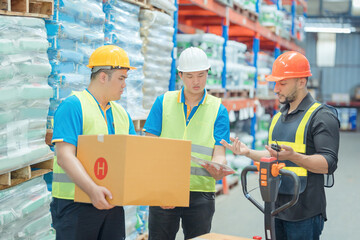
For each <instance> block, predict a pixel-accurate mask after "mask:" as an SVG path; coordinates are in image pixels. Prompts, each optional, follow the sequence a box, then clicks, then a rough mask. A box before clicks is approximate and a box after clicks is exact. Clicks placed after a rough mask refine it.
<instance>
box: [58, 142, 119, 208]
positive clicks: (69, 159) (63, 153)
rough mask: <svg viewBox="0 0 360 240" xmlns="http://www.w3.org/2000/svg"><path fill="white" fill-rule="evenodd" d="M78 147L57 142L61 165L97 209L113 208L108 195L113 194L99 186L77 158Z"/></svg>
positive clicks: (110, 196)
mask: <svg viewBox="0 0 360 240" xmlns="http://www.w3.org/2000/svg"><path fill="white" fill-rule="evenodd" d="M75 154H76V147H75V146H74V145H73V144H70V143H67V142H57V143H56V156H57V162H58V164H59V166H60V167H61V168H62V169H63V170H64V171H65V172H66V174H67V175H68V176H69V177H70V179H71V180H72V181H73V182H74V183H75V184H76V185H78V186H79V187H80V188H81V189H82V190H83V191H84V192H85V193H86V194H87V195H88V196H89V197H90V199H91V202H92V204H93V205H94V207H96V208H97V209H111V208H113V207H114V206H113V205H111V204H109V203H108V201H107V200H106V198H105V197H106V196H108V197H109V198H110V199H112V195H111V193H110V191H109V190H108V189H106V188H105V187H101V186H98V185H96V184H95V183H94V181H93V180H92V179H91V178H90V176H89V175H88V174H87V172H86V171H85V169H84V167H83V165H82V164H81V162H80V161H79V160H78V159H77V158H76V155H75Z"/></svg>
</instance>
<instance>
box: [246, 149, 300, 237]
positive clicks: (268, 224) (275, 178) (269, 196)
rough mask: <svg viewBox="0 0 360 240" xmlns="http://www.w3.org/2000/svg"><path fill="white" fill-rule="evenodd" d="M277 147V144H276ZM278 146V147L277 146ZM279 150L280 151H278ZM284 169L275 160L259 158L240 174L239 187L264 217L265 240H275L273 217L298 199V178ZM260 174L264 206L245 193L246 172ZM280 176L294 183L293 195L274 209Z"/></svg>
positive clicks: (272, 158)
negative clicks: (286, 177)
mask: <svg viewBox="0 0 360 240" xmlns="http://www.w3.org/2000/svg"><path fill="white" fill-rule="evenodd" d="M276 145H277V144H276ZM277 146H279V145H277ZM279 150H280V149H279ZM283 167H285V164H284V163H278V162H277V159H276V158H274V157H271V158H261V160H260V162H255V165H250V166H246V167H245V168H244V169H243V171H242V172H241V185H242V188H243V192H244V195H245V197H246V198H247V199H248V200H249V201H250V202H252V203H253V204H254V205H255V206H256V207H257V208H258V209H259V210H260V211H261V212H263V213H264V216H265V239H266V240H276V236H275V216H276V215H277V214H278V213H279V212H281V211H284V210H285V209H287V208H289V207H291V206H293V205H295V204H296V202H297V200H298V198H299V186H300V180H299V177H298V176H297V175H296V174H295V173H294V172H292V171H289V170H285V169H282V168H283ZM250 171H252V172H256V171H258V172H259V173H260V175H259V185H260V192H261V197H262V199H263V201H264V206H262V205H260V204H259V203H258V202H257V201H256V200H255V199H254V198H253V197H252V196H251V195H250V194H249V192H248V191H247V183H246V174H247V173H248V172H250ZM280 174H281V175H287V176H289V177H291V178H292V179H293V181H294V194H293V197H292V199H291V200H290V202H288V203H286V204H284V205H282V206H280V207H278V208H276V209H275V201H276V199H277V195H278V192H279V186H280V183H281V179H280Z"/></svg>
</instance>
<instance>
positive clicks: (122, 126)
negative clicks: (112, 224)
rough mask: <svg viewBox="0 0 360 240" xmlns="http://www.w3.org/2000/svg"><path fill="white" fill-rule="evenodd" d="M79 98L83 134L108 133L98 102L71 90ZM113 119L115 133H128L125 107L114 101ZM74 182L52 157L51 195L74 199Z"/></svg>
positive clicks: (85, 93) (87, 93)
mask: <svg viewBox="0 0 360 240" xmlns="http://www.w3.org/2000/svg"><path fill="white" fill-rule="evenodd" d="M73 94H74V95H75V96H76V97H77V98H78V99H79V100H80V103H81V110H82V116H83V135H98V134H103V135H107V134H108V127H107V124H106V121H105V119H104V116H103V115H102V113H101V111H100V109H99V105H98V103H97V102H96V101H95V99H94V97H93V96H92V95H91V94H90V93H89V92H88V91H86V90H84V91H82V92H73ZM110 106H111V112H112V115H113V119H114V128H115V134H129V125H130V123H129V117H128V115H127V113H126V111H125V109H124V108H123V107H122V106H120V105H119V104H117V103H115V102H110ZM74 192H75V184H74V183H73V182H72V181H71V179H70V178H69V177H68V175H67V174H66V173H65V172H64V170H63V169H62V168H61V167H60V166H59V165H58V164H57V160H56V156H55V158H54V168H53V183H52V196H53V197H56V198H61V199H69V200H73V199H74Z"/></svg>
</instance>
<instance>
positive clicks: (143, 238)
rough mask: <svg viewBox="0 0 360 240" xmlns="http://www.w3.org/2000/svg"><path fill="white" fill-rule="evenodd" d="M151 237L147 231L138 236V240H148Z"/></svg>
mask: <svg viewBox="0 0 360 240" xmlns="http://www.w3.org/2000/svg"><path fill="white" fill-rule="evenodd" d="M148 238H149V236H148V234H147V233H145V234H141V235H140V236H138V237H137V238H136V240H147V239H148Z"/></svg>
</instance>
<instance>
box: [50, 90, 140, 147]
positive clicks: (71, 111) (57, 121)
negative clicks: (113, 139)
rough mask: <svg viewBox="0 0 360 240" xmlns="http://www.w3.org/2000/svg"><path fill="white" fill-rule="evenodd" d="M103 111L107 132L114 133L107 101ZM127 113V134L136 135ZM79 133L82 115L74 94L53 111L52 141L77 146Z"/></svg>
mask: <svg viewBox="0 0 360 240" xmlns="http://www.w3.org/2000/svg"><path fill="white" fill-rule="evenodd" d="M86 90H87V89H86ZM87 91H88V90H87ZM88 92H89V91H88ZM89 93H90V92H89ZM90 94H91V93H90ZM91 96H92V95H91ZM94 99H95V98H94ZM95 101H96V102H97V104H98V105H99V110H100V112H101V113H102V115H103V117H104V118H105V115H104V110H103V109H102V108H101V106H100V104H99V102H98V101H97V100H96V99H95ZM105 112H106V122H107V126H108V134H115V128H114V120H113V115H112V112H111V108H110V103H108V105H107V107H106V109H105ZM127 114H128V117H129V124H130V125H129V134H131V135H136V132H135V128H134V124H133V122H132V120H131V118H130V115H129V113H127ZM79 135H83V116H82V109H81V103H80V100H79V99H78V98H77V97H76V96H75V95H74V96H70V97H68V98H66V99H65V100H64V101H63V102H62V103H61V104H60V106H59V107H58V109H57V110H56V112H55V116H54V130H53V137H52V143H56V142H67V143H71V144H73V145H74V146H77V142H78V136H79Z"/></svg>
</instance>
